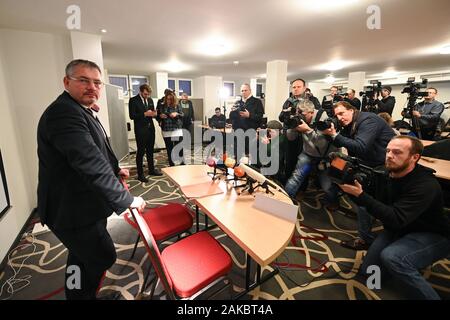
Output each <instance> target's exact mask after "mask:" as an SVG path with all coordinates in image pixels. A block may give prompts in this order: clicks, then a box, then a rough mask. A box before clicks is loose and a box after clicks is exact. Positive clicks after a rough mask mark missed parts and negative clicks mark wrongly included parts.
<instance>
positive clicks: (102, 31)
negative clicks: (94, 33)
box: [100, 29, 108, 33]
mask: <svg viewBox="0 0 450 320" xmlns="http://www.w3.org/2000/svg"><path fill="white" fill-rule="evenodd" d="M100 32H101V33H106V32H108V31H107V30H106V29H102V30H100Z"/></svg>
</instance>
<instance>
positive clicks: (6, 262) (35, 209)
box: [0, 208, 37, 272]
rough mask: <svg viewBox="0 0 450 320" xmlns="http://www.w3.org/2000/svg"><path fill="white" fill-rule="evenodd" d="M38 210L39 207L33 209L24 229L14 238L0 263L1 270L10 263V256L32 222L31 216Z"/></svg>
mask: <svg viewBox="0 0 450 320" xmlns="http://www.w3.org/2000/svg"><path fill="white" fill-rule="evenodd" d="M36 212H37V208H34V209H33V211H31V213H30V215H29V216H28V219H27V221H25V224H24V225H23V226H22V229H20V232H19V234H18V235H17V237H16V239H15V240H14V242H13V244H12V245H11V247H10V248H9V249H8V251H7V252H6V256H5V257H4V258H3V260H2V263H0V272H1V271H3V270H4V269H5V268H6V265H7V264H8V256H9V253H10V252H11V250H12V249H14V248H15V247H17V245H18V244H19V243H20V240H21V239H22V235H23V234H24V233H25V231H26V229H27V227H28V225H29V224H30V221H31V218H32V217H33V216H34V214H35V213H36Z"/></svg>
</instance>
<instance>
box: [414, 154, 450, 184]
mask: <svg viewBox="0 0 450 320" xmlns="http://www.w3.org/2000/svg"><path fill="white" fill-rule="evenodd" d="M419 164H421V165H423V166H425V167H428V168H431V169H434V170H435V171H436V173H435V174H434V175H435V176H436V177H438V178H441V179H445V180H450V161H448V160H442V159H436V158H430V157H422V158H420V160H419Z"/></svg>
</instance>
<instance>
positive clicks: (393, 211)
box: [340, 136, 450, 299]
mask: <svg viewBox="0 0 450 320" xmlns="http://www.w3.org/2000/svg"><path fill="white" fill-rule="evenodd" d="M422 151H423V145H422V143H421V142H420V140H418V139H416V138H413V137H410V136H396V137H394V138H393V139H392V140H391V141H390V142H389V144H388V146H387V148H386V156H385V158H386V161H385V165H386V168H387V170H388V171H389V178H388V183H387V185H386V195H387V197H386V200H385V203H383V202H380V201H378V200H376V199H374V198H373V197H372V196H370V195H369V194H368V193H367V192H365V190H363V188H362V187H361V185H360V184H359V183H358V182H357V181H356V180H355V184H354V185H348V184H344V185H340V187H341V188H342V190H344V191H345V192H346V193H348V194H351V195H352V196H354V197H356V201H357V203H358V204H360V205H362V206H364V207H366V208H367V211H368V213H369V214H370V215H372V216H373V217H375V218H377V219H379V220H380V221H381V222H382V223H383V226H384V231H383V232H382V233H381V234H380V235H378V237H377V238H376V239H375V241H374V242H373V243H372V245H371V246H370V249H369V251H368V252H367V255H366V257H365V259H364V262H363V264H362V266H361V269H360V273H361V274H364V273H365V272H366V270H367V268H368V267H369V266H371V265H376V266H379V267H380V269H381V271H382V277H384V276H392V277H393V278H394V280H395V281H398V282H399V284H400V286H399V287H401V288H404V289H405V290H406V293H407V294H408V296H409V298H411V299H439V296H438V294H437V293H436V292H435V290H434V289H433V288H432V287H431V285H430V284H429V283H428V282H427V281H426V280H425V279H424V278H423V277H422V276H421V274H420V271H419V270H420V269H423V268H425V267H427V266H429V265H431V264H433V262H435V261H437V260H440V259H442V258H445V257H446V256H447V255H448V254H449V253H450V222H449V219H448V216H446V215H445V214H444V211H443V197H442V190H441V187H440V185H439V182H438V181H437V179H436V178H435V177H434V175H433V171H432V170H431V169H428V168H426V167H423V166H421V165H419V164H417V162H418V161H419V159H420V156H421V154H422ZM382 279H385V278H382Z"/></svg>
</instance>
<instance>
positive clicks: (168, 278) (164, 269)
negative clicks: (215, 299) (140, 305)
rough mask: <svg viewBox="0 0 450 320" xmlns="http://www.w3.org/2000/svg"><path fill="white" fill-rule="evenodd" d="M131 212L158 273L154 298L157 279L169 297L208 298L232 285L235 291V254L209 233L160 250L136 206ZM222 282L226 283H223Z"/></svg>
mask: <svg viewBox="0 0 450 320" xmlns="http://www.w3.org/2000/svg"><path fill="white" fill-rule="evenodd" d="M131 214H132V216H133V218H134V221H136V223H137V226H138V230H139V234H140V235H141V237H142V240H143V241H144V244H145V247H146V249H147V252H148V255H149V257H150V261H151V263H152V265H153V267H154V269H155V272H156V276H155V277H154V279H153V280H152V282H153V284H152V290H151V294H150V298H152V297H153V294H154V291H155V287H156V282H157V281H156V279H157V278H159V279H160V281H161V283H162V286H163V288H164V291H165V292H166V294H167V296H168V298H169V299H178V298H181V299H197V298H199V299H205V298H206V297H209V296H213V295H214V294H217V293H218V292H221V291H222V290H223V289H224V288H225V287H229V288H230V293H231V281H230V280H229V278H228V277H227V274H228V273H229V272H230V270H231V267H232V260H231V257H230V255H229V254H228V253H227V252H226V251H225V249H223V248H222V246H221V245H220V243H219V242H218V241H217V240H216V239H214V237H212V236H211V235H210V234H209V233H208V232H206V231H201V232H197V233H195V234H193V235H190V236H188V237H186V238H183V239H181V240H180V241H177V242H175V243H173V244H171V245H169V246H167V247H166V248H165V249H164V250H163V251H162V252H160V251H159V248H158V246H157V244H156V240H155V237H154V236H153V234H152V230H151V229H150V228H149V226H148V224H147V223H146V221H145V220H144V218H143V217H142V215H141V214H140V213H139V212H138V211H137V210H136V209H132V210H131ZM221 283H223V285H222V286H219V285H220V284H221ZM209 292H211V294H210V295H209V296H208V295H207V294H208V293H209ZM230 297H231V295H230Z"/></svg>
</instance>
